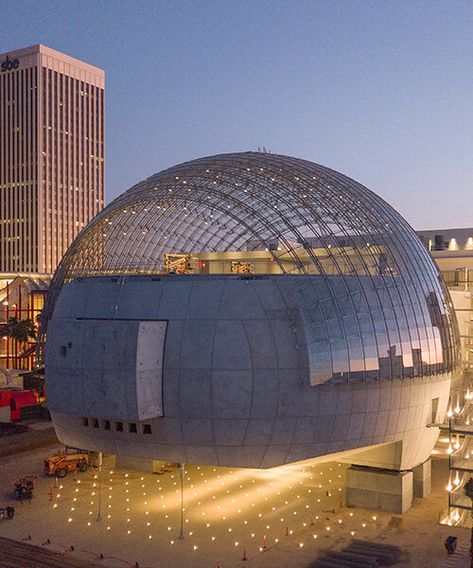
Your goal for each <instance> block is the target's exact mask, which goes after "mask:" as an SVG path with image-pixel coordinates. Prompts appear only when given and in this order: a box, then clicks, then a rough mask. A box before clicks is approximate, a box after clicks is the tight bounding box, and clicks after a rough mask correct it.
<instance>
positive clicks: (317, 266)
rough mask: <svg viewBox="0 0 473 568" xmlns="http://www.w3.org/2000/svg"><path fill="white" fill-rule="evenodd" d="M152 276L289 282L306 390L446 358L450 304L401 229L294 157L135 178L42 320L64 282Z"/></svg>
mask: <svg viewBox="0 0 473 568" xmlns="http://www.w3.org/2000/svg"><path fill="white" fill-rule="evenodd" d="M159 273H177V274H182V277H183V278H185V277H186V276H185V275H186V274H193V275H200V274H201V275H206V274H222V275H226V276H227V277H235V278H255V277H258V278H285V279H288V281H289V282H290V283H291V285H292V286H293V289H294V291H295V294H296V297H297V299H298V303H299V306H300V310H301V315H302V318H303V321H304V326H305V337H306V342H307V351H308V357H309V363H310V380H311V384H320V383H323V382H327V381H332V382H347V381H358V380H371V379H384V378H390V379H392V378H408V377H417V376H421V375H434V374H440V373H445V372H450V371H452V370H453V369H454V368H455V366H456V365H457V364H458V357H459V347H458V337H457V335H458V333H457V329H456V320H455V315H454V311H453V307H452V304H451V300H450V297H449V295H448V291H447V290H446V288H445V285H444V284H443V282H442V280H441V277H440V275H439V272H438V270H437V268H436V266H435V264H434V262H433V260H432V259H431V257H430V255H429V253H428V252H427V250H426V249H425V248H424V247H423V245H422V243H421V242H420V240H419V239H418V237H417V235H416V234H415V232H414V231H413V229H412V228H411V227H410V226H409V225H408V223H407V222H406V221H405V220H404V219H403V218H402V217H401V215H399V213H397V212H396V211H395V210H394V209H393V208H392V207H391V206H390V205H388V204H387V203H386V202H385V201H383V200H382V199H381V198H380V197H379V196H377V195H376V194H374V193H373V192H371V191H370V190H368V189H367V188H366V187H364V186H362V185H360V184H359V183H357V182H356V181H354V180H352V179H350V178H348V177H346V176H344V175H342V174H340V173H338V172H336V171H334V170H331V169H329V168H326V167H323V166H320V165H317V164H313V163H311V162H308V161H305V160H300V159H296V158H291V157H288V156H281V155H274V154H264V153H253V152H248V153H240V154H228V155H220V156H211V157H207V158H201V159H198V160H194V161H191V162H187V163H184V164H181V165H178V166H175V167H172V168H169V169H167V170H164V171H162V172H160V173H158V174H156V175H153V176H151V177H149V178H147V179H145V180H144V181H142V182H140V183H138V184H137V185H135V186H134V187H132V188H131V189H129V190H128V191H126V192H125V193H123V194H122V195H120V196H119V197H118V198H117V199H115V200H114V201H113V202H112V203H111V204H110V205H108V206H107V207H106V208H105V209H104V210H103V211H102V212H101V213H100V214H99V215H98V216H97V217H95V219H94V220H93V221H92V222H91V223H90V224H89V225H88V226H87V227H86V228H85V229H84V230H83V231H82V233H81V234H80V235H79V237H78V238H77V239H76V240H75V242H74V243H73V244H72V246H71V247H70V249H69V251H68V252H67V254H66V255H65V257H64V259H63V261H62V263H61V265H60V266H59V268H58V270H57V272H56V274H55V277H54V280H53V284H52V287H51V291H50V294H49V299H48V304H47V307H46V309H45V315H44V321H45V323H46V324H47V320H48V318H49V317H50V315H51V314H52V311H53V309H54V304H55V301H56V299H57V297H58V294H59V292H60V289H61V286H62V284H63V282H64V281H70V280H71V279H74V278H76V277H83V276H87V277H94V276H102V275H119V276H120V277H122V278H127V277H128V276H129V275H136V274H159ZM45 327H46V326H45Z"/></svg>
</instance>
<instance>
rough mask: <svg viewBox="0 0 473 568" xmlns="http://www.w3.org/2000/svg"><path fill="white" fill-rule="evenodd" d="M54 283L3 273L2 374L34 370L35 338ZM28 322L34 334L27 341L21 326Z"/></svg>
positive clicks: (0, 281)
mask: <svg viewBox="0 0 473 568" xmlns="http://www.w3.org/2000/svg"><path fill="white" fill-rule="evenodd" d="M50 281H51V278H50V277H49V276H47V275H44V274H21V273H14V274H8V273H1V274H0V371H1V370H2V369H4V370H8V371H10V370H15V369H16V370H32V369H33V368H34V366H35V361H36V353H35V351H36V337H35V336H36V332H37V330H38V327H39V318H40V316H41V312H42V310H43V306H44V302H45V298H46V294H47V291H48V287H49V284H50ZM26 321H29V322H31V325H32V330H31V331H32V333H31V334H29V335H28V333H27V334H26V335H27V337H26V341H22V340H18V331H19V330H20V329H21V328H20V327H19V326H21V325H23V326H25V323H24V322H26ZM22 322H23V323H22ZM33 329H34V331H33ZM20 335H21V333H20ZM0 382H1V377H0Z"/></svg>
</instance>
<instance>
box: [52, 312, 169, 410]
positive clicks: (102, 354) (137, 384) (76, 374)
mask: <svg viewBox="0 0 473 568" xmlns="http://www.w3.org/2000/svg"><path fill="white" fill-rule="evenodd" d="M166 327H167V322H165V321H155V322H139V321H129V320H98V319H90V320H76V319H61V320H55V321H53V322H51V326H50V328H49V330H48V340H49V339H50V340H51V349H48V350H47V352H46V360H47V365H48V372H47V389H48V402H49V406H50V408H51V409H52V410H57V411H62V412H71V413H73V414H79V415H84V416H95V417H97V418H105V419H115V420H137V421H140V420H149V419H152V418H159V417H160V416H162V415H163V404H162V369H163V352H164V341H165V337H166Z"/></svg>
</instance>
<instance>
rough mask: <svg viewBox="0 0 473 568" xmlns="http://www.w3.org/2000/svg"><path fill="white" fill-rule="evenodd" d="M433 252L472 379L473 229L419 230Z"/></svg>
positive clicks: (418, 233)
mask: <svg viewBox="0 0 473 568" xmlns="http://www.w3.org/2000/svg"><path fill="white" fill-rule="evenodd" d="M417 235H418V236H419V237H420V239H421V240H422V242H423V243H424V245H425V246H426V247H427V249H428V250H429V251H430V254H431V255H432V257H433V258H434V260H435V262H436V264H437V266H438V267H439V270H440V272H441V274H442V276H443V279H444V281H445V283H446V284H447V286H448V288H449V290H450V296H451V298H452V301H453V304H454V306H455V312H456V315H457V320H458V325H459V328H460V338H461V345H462V362H463V369H464V374H465V376H466V377H467V378H469V379H473V303H472V293H473V228H466V229H436V230H429V231H417Z"/></svg>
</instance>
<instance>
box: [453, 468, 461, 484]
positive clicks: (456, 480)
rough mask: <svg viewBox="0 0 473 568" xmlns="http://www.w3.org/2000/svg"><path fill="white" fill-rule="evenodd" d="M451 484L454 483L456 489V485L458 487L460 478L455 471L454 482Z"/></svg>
mask: <svg viewBox="0 0 473 568" xmlns="http://www.w3.org/2000/svg"><path fill="white" fill-rule="evenodd" d="M453 483H454V484H455V485H456V486H457V487H458V485H460V476H459V474H458V471H457V474H456V475H455V480H454V481H453Z"/></svg>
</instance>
